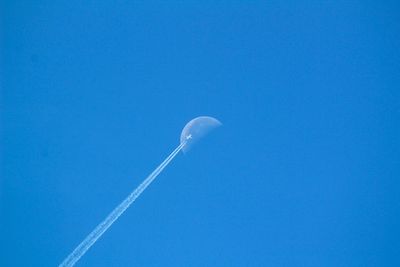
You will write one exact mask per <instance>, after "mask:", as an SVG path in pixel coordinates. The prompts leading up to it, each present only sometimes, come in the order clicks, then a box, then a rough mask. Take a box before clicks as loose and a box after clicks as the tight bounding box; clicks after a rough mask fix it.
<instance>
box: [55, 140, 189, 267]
mask: <svg viewBox="0 0 400 267" xmlns="http://www.w3.org/2000/svg"><path fill="white" fill-rule="evenodd" d="M185 144H186V141H184V142H181V144H180V145H179V146H178V147H177V148H176V149H175V150H174V151H173V152H172V153H171V154H170V155H169V156H168V157H167V158H166V159H165V160H164V161H163V162H162V163H161V164H160V165H159V166H158V167H157V168H156V169H155V170H154V171H153V172H152V173H151V174H150V175H149V176H148V177H147V178H146V179H145V180H144V181H143V182H142V183H141V184H140V185H139V186H138V187H137V188H136V189H135V190H133V192H132V193H130V195H129V196H128V197H127V198H126V199H125V200H124V201H122V202H121V204H119V205H118V206H117V207H116V208H115V209H114V210H113V211H112V212H111V213H110V214H109V215H108V216H107V218H105V219H104V221H102V222H101V223H100V224H99V225H98V226H97V227H96V228H95V229H94V230H93V231H92V232H91V233H90V234H89V235H88V236H87V237H86V238H85V239H84V240H83V241H82V242H81V243H80V244H79V245H78V246H77V247H76V248H75V249H74V251H72V252H71V254H69V255H68V257H66V258H65V259H64V261H63V262H62V263H61V264H60V265H59V267H66V266H74V265H75V263H76V262H77V261H78V260H79V259H80V258H81V257H82V256H83V255H84V254H85V253H86V251H88V250H89V248H90V247H91V246H92V245H93V244H94V243H95V242H96V241H97V239H99V238H100V237H101V236H102V234H103V233H104V232H105V231H107V229H108V228H109V227H110V226H111V225H112V224H113V223H114V222H115V221H116V220H117V219H118V218H119V216H121V215H122V213H124V211H125V210H126V209H127V208H129V206H130V205H131V204H132V203H133V202H134V201H135V199H136V198H138V197H139V196H140V194H141V193H142V192H143V191H144V190H145V189H146V187H147V186H149V185H150V184H151V182H152V181H153V180H154V179H155V178H156V177H157V176H158V175H159V174H160V173H161V171H162V170H163V169H164V168H165V167H166V166H167V165H168V164H169V163H170V162H171V160H173V159H174V157H175V156H176V155H177V154H178V153H179V151H180V150H181V149H182V148H183V147H184V146H185Z"/></svg>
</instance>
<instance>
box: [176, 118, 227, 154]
mask: <svg viewBox="0 0 400 267" xmlns="http://www.w3.org/2000/svg"><path fill="white" fill-rule="evenodd" d="M221 125H222V123H221V122H220V121H219V120H217V119H215V118H213V117H208V116H200V117H197V118H195V119H193V120H191V121H189V122H188V123H187V124H186V125H185V127H184V128H183V130H182V133H181V144H182V143H184V142H185V143H186V144H185V145H184V146H183V148H182V150H183V152H186V151H188V150H189V148H190V147H191V146H192V145H193V144H194V143H195V142H197V141H198V140H200V139H201V138H202V137H203V136H205V135H206V134H207V133H209V132H210V131H211V130H213V129H215V128H217V127H219V126H221Z"/></svg>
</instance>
